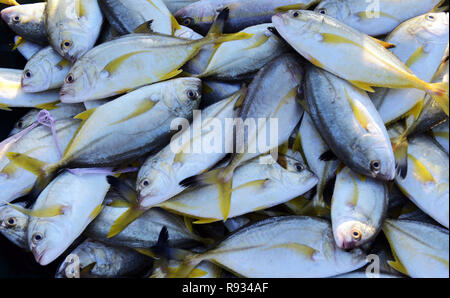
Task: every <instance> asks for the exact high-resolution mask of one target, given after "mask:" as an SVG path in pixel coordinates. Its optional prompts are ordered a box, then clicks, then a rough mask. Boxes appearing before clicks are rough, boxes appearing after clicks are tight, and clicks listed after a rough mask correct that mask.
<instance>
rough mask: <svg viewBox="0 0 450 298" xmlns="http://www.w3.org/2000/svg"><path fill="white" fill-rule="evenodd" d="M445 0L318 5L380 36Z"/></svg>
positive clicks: (331, 0) (333, 0) (346, 0)
mask: <svg viewBox="0 0 450 298" xmlns="http://www.w3.org/2000/svg"><path fill="white" fill-rule="evenodd" d="M442 2H443V1H441V0H426V1H421V0H413V1H409V0H400V1H390V0H381V1H377V2H367V1H365V0H322V1H321V2H320V3H319V5H317V7H316V8H315V11H316V12H317V13H320V14H324V15H328V16H330V17H333V18H335V19H337V20H339V21H341V22H343V23H345V24H347V25H348V26H350V27H352V28H354V29H356V30H359V31H361V32H363V33H365V34H367V35H371V36H379V35H385V34H388V33H390V32H391V31H393V30H394V29H395V28H396V27H397V26H398V25H400V23H402V22H404V21H406V20H409V19H411V18H414V17H416V16H419V15H421V14H425V13H428V12H430V11H432V10H433V9H434V8H437V7H439V6H440V4H441V3H442Z"/></svg>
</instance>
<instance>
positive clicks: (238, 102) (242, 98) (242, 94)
mask: <svg viewBox="0 0 450 298" xmlns="http://www.w3.org/2000/svg"><path fill="white" fill-rule="evenodd" d="M247 91H248V89H247V87H246V86H242V87H241V89H239V91H237V93H236V95H239V98H238V99H237V100H236V103H235V104H234V107H233V109H234V110H237V109H239V108H241V107H242V105H243V104H244V101H245V97H246V96H247Z"/></svg>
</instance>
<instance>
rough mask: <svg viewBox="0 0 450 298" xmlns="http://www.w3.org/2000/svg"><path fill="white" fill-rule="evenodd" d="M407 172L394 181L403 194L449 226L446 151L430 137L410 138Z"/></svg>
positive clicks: (442, 223)
mask: <svg viewBox="0 0 450 298" xmlns="http://www.w3.org/2000/svg"><path fill="white" fill-rule="evenodd" d="M407 154H408V159H407V162H408V173H407V175H406V177H405V178H404V179H403V178H402V177H400V176H398V177H397V178H396V179H395V182H396V184H397V186H398V187H399V189H400V190H401V191H402V193H403V194H404V195H406V196H407V197H408V198H409V199H410V200H411V201H412V202H413V203H414V204H415V205H416V206H417V207H419V208H420V209H421V210H422V211H423V212H425V213H426V214H428V215H429V216H431V217H432V218H433V219H435V220H436V221H437V222H439V223H440V224H441V225H443V226H445V227H446V228H448V227H449V163H448V154H447V153H446V152H444V151H442V150H441V148H440V146H439V145H437V144H436V143H435V142H434V140H433V139H432V138H431V137H429V136H425V135H422V136H417V137H414V138H411V139H409V145H408V153H407Z"/></svg>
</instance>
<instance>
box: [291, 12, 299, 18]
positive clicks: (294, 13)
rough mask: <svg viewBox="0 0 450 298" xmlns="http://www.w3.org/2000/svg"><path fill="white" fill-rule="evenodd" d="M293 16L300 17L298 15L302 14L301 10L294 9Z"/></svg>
mask: <svg viewBox="0 0 450 298" xmlns="http://www.w3.org/2000/svg"><path fill="white" fill-rule="evenodd" d="M292 16H293V17H294V18H298V17H299V16H300V11H294V12H293V13H292Z"/></svg>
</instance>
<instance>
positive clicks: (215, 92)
mask: <svg viewBox="0 0 450 298" xmlns="http://www.w3.org/2000/svg"><path fill="white" fill-rule="evenodd" d="M202 85H203V90H202V91H203V92H202V102H201V103H200V109H205V108H207V107H209V106H211V105H213V104H215V103H217V102H219V101H221V100H222V99H225V98H228V97H230V96H231V95H233V94H234V93H236V92H238V91H239V90H240V89H241V87H242V84H241V83H240V82H223V81H219V80H217V81H216V80H208V79H206V80H205V79H203V80H202Z"/></svg>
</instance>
